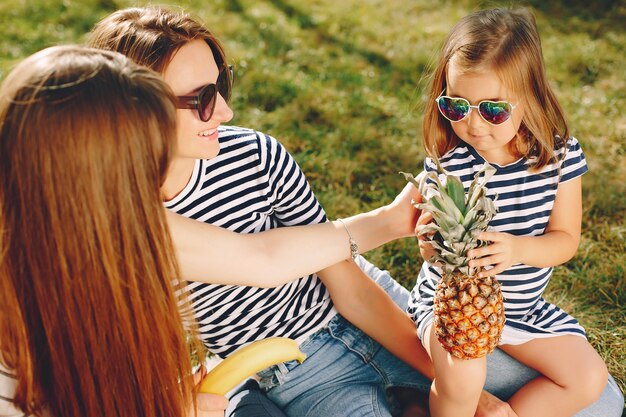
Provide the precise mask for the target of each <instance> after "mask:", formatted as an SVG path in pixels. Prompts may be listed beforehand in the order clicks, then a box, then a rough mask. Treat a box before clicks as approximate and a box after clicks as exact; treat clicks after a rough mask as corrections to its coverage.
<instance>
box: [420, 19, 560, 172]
mask: <svg viewBox="0 0 626 417" xmlns="http://www.w3.org/2000/svg"><path fill="white" fill-rule="evenodd" d="M451 63H452V64H453V65H454V66H455V69H456V70H459V71H461V72H466V73H484V72H490V73H493V74H494V76H495V77H498V78H499V80H500V82H502V83H503V85H504V86H506V88H507V90H508V91H509V92H510V93H511V94H513V96H514V97H511V98H509V100H512V99H514V100H515V101H514V102H513V104H517V105H519V104H522V106H523V109H524V117H523V119H522V125H521V127H520V131H519V133H518V135H517V137H516V138H515V140H513V141H511V147H512V148H511V151H512V152H513V153H514V154H519V156H525V157H534V158H536V159H535V163H534V165H535V167H542V166H544V165H545V164H547V163H548V162H550V160H551V159H552V155H553V150H554V142H555V136H556V135H558V136H561V137H562V138H566V137H567V136H568V134H569V132H568V127H567V123H566V121H565V117H564V115H563V111H562V109H561V106H560V105H559V103H558V101H557V99H556V97H555V95H554V93H553V91H552V89H551V87H550V85H549V82H548V80H547V77H546V72H545V66H544V62H543V55H542V50H541V41H540V37H539V33H538V31H537V26H536V22H535V18H534V16H533V14H532V13H531V12H530V11H529V10H527V9H525V8H513V9H492V10H482V11H478V12H475V13H472V14H470V15H468V16H466V17H464V18H462V19H461V20H460V21H459V22H458V23H457V24H456V26H455V27H454V28H453V29H452V30H451V31H450V33H449V34H448V37H447V38H446V40H445V43H444V46H443V49H442V52H441V55H440V57H439V61H438V62H437V66H436V68H435V71H434V74H433V80H432V85H431V89H430V92H429V97H428V102H427V108H426V115H425V120H424V127H423V128H424V144H425V146H426V150H427V152H431V151H432V149H433V148H434V149H436V152H437V154H438V155H437V156H440V155H442V154H443V153H445V152H447V151H448V150H450V149H452V148H453V147H454V146H455V145H456V144H458V142H459V139H458V138H457V137H456V135H455V134H454V132H453V130H452V128H451V127H450V123H449V122H448V121H446V120H445V119H444V118H443V117H440V115H439V112H438V111H437V107H436V103H435V99H436V98H437V97H438V96H439V94H440V93H441V91H442V90H443V89H445V88H446V86H447V82H446V73H447V70H448V66H449V65H450V64H451Z"/></svg>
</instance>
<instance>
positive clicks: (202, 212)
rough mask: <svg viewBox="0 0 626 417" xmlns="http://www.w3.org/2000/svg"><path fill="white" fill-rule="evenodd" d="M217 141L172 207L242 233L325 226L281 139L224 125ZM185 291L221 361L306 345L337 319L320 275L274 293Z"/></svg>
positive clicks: (219, 288)
mask: <svg viewBox="0 0 626 417" xmlns="http://www.w3.org/2000/svg"><path fill="white" fill-rule="evenodd" d="M219 141H220V152H219V155H217V156H216V157H215V158H212V159H208V160H198V161H196V165H195V168H194V170H193V174H192V176H191V179H190V181H189V183H188V184H187V186H186V187H185V188H184V189H183V191H182V192H180V193H179V195H178V196H176V197H175V198H174V199H172V200H170V201H168V202H166V203H165V207H166V208H168V209H169V210H172V211H174V212H176V213H179V214H182V215H183V216H185V217H189V218H193V219H196V220H199V221H203V222H205V223H210V224H213V225H216V226H221V227H224V228H226V229H229V230H232V231H235V232H239V233H257V232H261V231H264V230H269V229H274V228H277V227H281V226H293V225H302V224H314V223H322V222H325V221H326V214H325V213H324V210H323V209H322V207H321V206H320V204H319V203H318V201H317V199H316V198H315V196H314V195H313V192H312V191H311V189H310V187H309V184H308V182H307V181H306V178H305V177H304V174H303V173H302V171H301V170H300V168H299V167H298V165H297V163H296V162H295V161H294V160H293V158H292V157H291V155H289V153H288V152H287V151H286V150H285V148H284V147H283V146H282V145H281V144H280V143H279V142H278V141H277V140H276V139H274V138H272V137H270V136H268V135H265V134H263V133H260V132H256V131H254V130H249V129H244V128H240V127H231V126H222V127H220V136H219ZM211 250H217V251H219V250H220V249H219V246H216V247H215V248H213V249H211ZM242 261H243V262H245V259H242ZM187 290H189V291H190V293H191V295H190V297H191V298H190V300H191V306H192V308H193V310H194V315H195V317H196V318H197V320H198V323H199V329H200V333H201V338H202V340H203V342H204V343H205V345H206V346H207V348H208V349H209V350H210V351H211V352H212V353H215V354H217V355H219V356H220V357H222V358H224V357H226V356H228V355H229V354H230V353H232V352H233V351H234V350H236V349H237V348H239V347H241V346H242V345H244V344H247V343H250V342H253V341H255V340H260V339H265V338H267V337H272V336H284V337H290V338H292V339H295V340H296V341H298V342H302V341H304V340H305V339H306V338H307V337H308V336H309V335H310V334H311V333H313V332H315V331H317V330H318V329H319V328H321V327H323V326H324V325H325V324H326V323H327V322H328V321H329V320H330V319H331V318H332V317H333V316H334V315H335V314H336V313H337V312H336V310H335V309H334V307H333V303H332V301H331V299H330V295H329V293H328V291H327V290H326V287H325V286H324V285H323V284H322V282H321V281H320V279H319V278H318V277H317V275H315V274H312V275H308V276H305V277H302V278H300V279H297V280H295V281H291V282H289V283H287V284H285V285H282V286H280V287H276V288H257V287H245V286H235V285H217V284H205V283H198V282H189V283H188V286H187Z"/></svg>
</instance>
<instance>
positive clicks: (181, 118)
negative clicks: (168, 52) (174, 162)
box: [162, 39, 233, 159]
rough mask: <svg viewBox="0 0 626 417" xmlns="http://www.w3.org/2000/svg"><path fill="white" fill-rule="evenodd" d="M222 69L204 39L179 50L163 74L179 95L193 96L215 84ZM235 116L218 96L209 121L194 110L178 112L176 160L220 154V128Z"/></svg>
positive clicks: (179, 110) (203, 157) (180, 110)
mask: <svg viewBox="0 0 626 417" xmlns="http://www.w3.org/2000/svg"><path fill="white" fill-rule="evenodd" d="M219 70H220V68H218V67H217V64H216V62H215V58H214V57H213V51H211V48H210V47H209V45H208V44H207V43H206V42H205V41H204V40H202V39H196V40H193V41H191V42H189V43H187V44H185V45H183V46H182V47H180V48H179V49H178V51H176V53H175V54H174V56H173V57H172V59H171V61H170V62H169V64H168V65H167V67H166V68H165V71H163V74H162V75H163V78H164V79H165V81H166V82H167V83H168V84H169V86H170V87H171V88H172V90H173V91H174V94H175V95H177V96H193V95H195V94H197V93H198V91H200V90H201V89H202V87H204V86H205V85H207V84H210V83H215V82H216V81H217V76H218V74H219ZM232 117H233V111H232V110H231V109H230V107H229V106H228V104H227V103H226V101H225V100H224V98H223V97H222V96H221V95H219V94H218V96H217V101H216V103H215V111H214V112H213V116H212V117H211V119H210V120H209V121H207V122H203V121H202V120H200V118H199V117H198V111H197V110H195V109H178V110H177V122H178V132H177V136H178V146H177V151H176V155H175V157H176V158H190V159H210V158H214V157H215V156H217V154H218V153H219V151H220V145H219V142H218V140H217V139H218V132H217V128H218V126H219V125H220V124H222V123H225V122H228V121H229V120H231V119H232Z"/></svg>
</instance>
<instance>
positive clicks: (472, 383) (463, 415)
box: [424, 325, 487, 417]
mask: <svg viewBox="0 0 626 417" xmlns="http://www.w3.org/2000/svg"><path fill="white" fill-rule="evenodd" d="M424 346H425V347H426V350H428V353H429V355H430V357H431V358H432V361H433V364H434V367H435V379H434V380H433V384H432V386H431V389H430V397H429V401H430V414H431V416H432V417H450V416H454V417H473V416H474V413H475V411H476V407H477V405H478V399H479V397H480V394H481V392H482V389H483V385H484V383H485V377H486V375H487V365H486V359H485V358H480V359H472V360H462V359H457V358H455V357H454V356H452V355H450V354H449V353H448V352H446V351H445V350H444V349H443V348H442V347H441V345H440V344H439V341H438V340H437V337H436V336H435V332H434V329H433V326H432V325H431V326H430V328H429V329H428V330H426V332H425V340H424Z"/></svg>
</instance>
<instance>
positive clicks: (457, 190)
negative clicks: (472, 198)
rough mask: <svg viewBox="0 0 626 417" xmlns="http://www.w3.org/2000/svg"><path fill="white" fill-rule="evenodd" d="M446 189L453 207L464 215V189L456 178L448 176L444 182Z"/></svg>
mask: <svg viewBox="0 0 626 417" xmlns="http://www.w3.org/2000/svg"><path fill="white" fill-rule="evenodd" d="M446 189H447V191H448V195H449V196H450V198H451V199H452V201H453V202H454V205H455V206H456V207H457V208H458V209H459V211H460V212H461V214H462V215H464V214H465V189H463V183H462V182H461V180H460V179H459V178H458V177H455V176H454V175H450V176H449V177H448V179H447V181H446Z"/></svg>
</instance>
